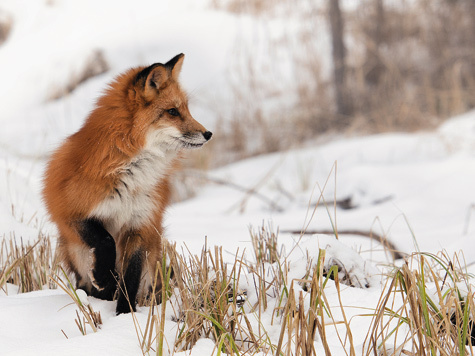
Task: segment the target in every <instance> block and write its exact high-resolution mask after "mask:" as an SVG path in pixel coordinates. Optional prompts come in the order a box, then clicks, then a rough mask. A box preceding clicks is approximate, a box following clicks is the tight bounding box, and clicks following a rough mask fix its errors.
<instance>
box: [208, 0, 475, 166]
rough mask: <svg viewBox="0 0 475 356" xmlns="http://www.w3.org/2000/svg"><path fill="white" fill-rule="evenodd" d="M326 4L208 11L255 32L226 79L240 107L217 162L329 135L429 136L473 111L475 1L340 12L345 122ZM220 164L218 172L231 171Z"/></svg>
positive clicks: (371, 4) (224, 133)
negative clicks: (231, 16) (246, 23)
mask: <svg viewBox="0 0 475 356" xmlns="http://www.w3.org/2000/svg"><path fill="white" fill-rule="evenodd" d="M328 3H329V2H327V1H325V2H315V1H314V2H303V3H301V6H295V3H294V2H292V1H288V0H270V1H267V0H266V1H256V2H247V3H246V2H243V1H241V0H221V1H220V0H214V1H211V4H212V5H213V6H214V7H216V8H218V9H221V10H223V11H231V12H233V13H236V14H240V15H242V16H243V18H245V17H246V16H249V15H250V16H252V17H253V19H255V21H256V23H257V25H256V26H255V27H256V28H257V29H256V30H255V32H256V35H255V37H256V38H255V40H254V42H252V43H249V42H246V40H245V39H242V40H238V41H236V50H235V62H234V63H231V68H230V75H229V78H230V82H231V86H232V87H233V88H234V89H233V95H234V98H235V101H236V103H235V105H234V106H233V110H231V111H230V112H229V113H228V114H227V117H225V118H223V120H222V124H221V126H220V127H218V131H219V132H217V134H216V135H215V141H216V142H215V145H214V149H216V151H217V152H223V151H225V152H232V153H231V154H230V155H220V156H221V157H223V156H226V158H225V159H226V160H227V161H228V162H229V161H232V160H235V159H239V158H243V157H248V156H252V155H257V154H261V153H267V152H274V151H278V150H283V149H288V148H289V147H293V146H299V145H301V144H302V142H305V141H306V140H311V139H315V138H316V137H319V136H320V135H322V134H325V133H329V132H330V133H332V132H334V133H339V134H341V133H343V134H354V133H357V134H361V133H365V134H366V133H379V132H386V131H414V130H421V129H432V128H434V127H436V126H437V125H438V124H440V123H441V122H443V121H444V120H445V119H447V118H449V117H451V116H454V115H456V114H459V113H462V112H465V111H468V110H470V109H472V108H474V107H475V99H474V96H473V92H474V90H475V52H474V51H473V48H475V36H473V33H475V21H474V20H473V19H474V18H475V5H474V3H473V1H470V0H460V1H452V0H442V1H427V0H417V1H402V2H397V3H394V2H389V1H384V0H364V1H360V2H357V4H355V5H351V6H348V4H347V6H346V7H343V8H342V12H343V21H344V24H345V26H344V29H345V32H344V42H345V44H346V58H347V60H346V62H347V63H346V67H347V68H346V80H345V86H346V88H345V93H346V95H347V99H348V101H349V102H350V103H351V111H348V114H346V115H344V117H342V115H341V114H339V113H338V111H337V106H336V97H335V96H336V94H335V89H334V83H333V78H332V77H331V75H329V74H330V73H331V69H332V66H333V63H328V61H329V60H330V53H331V47H330V46H329V44H328V40H327V39H325V37H324V36H323V35H322V33H329V9H328ZM352 4H353V3H352ZM297 24H298V25H297ZM276 28H281V29H282V31H277V30H276ZM256 46H258V47H256ZM261 52H262V53H261ZM282 61H284V62H286V63H289V65H290V67H289V66H281V63H282ZM289 73H290V74H289ZM289 75H290V78H291V79H290V80H289ZM218 140H219V141H218ZM210 149H211V148H210ZM213 156H217V155H213ZM221 159H222V158H219V157H217V159H216V160H213V162H214V164H215V165H219V164H223V163H227V162H222V161H221Z"/></svg>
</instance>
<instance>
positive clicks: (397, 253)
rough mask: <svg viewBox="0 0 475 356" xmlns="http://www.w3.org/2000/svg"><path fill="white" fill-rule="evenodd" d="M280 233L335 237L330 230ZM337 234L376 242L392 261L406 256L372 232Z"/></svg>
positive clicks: (385, 239) (344, 232) (286, 231)
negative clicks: (389, 254)
mask: <svg viewBox="0 0 475 356" xmlns="http://www.w3.org/2000/svg"><path fill="white" fill-rule="evenodd" d="M281 232H283V233H288V234H298V235H316V234H322V235H335V232H334V231H332V230H306V231H300V230H282V231H281ZM337 234H338V235H357V236H363V237H368V238H370V239H371V240H375V241H378V242H379V243H380V244H381V245H383V247H384V248H385V249H386V250H388V251H389V252H390V253H391V256H392V258H393V260H399V259H403V258H404V257H406V256H407V254H406V253H404V252H401V251H399V250H398V249H397V247H396V245H394V244H393V243H392V242H391V241H389V240H388V239H387V238H385V237H384V236H381V235H378V234H376V233H374V232H372V231H371V232H367V231H360V230H345V231H338V232H337Z"/></svg>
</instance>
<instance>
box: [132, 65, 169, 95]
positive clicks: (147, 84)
mask: <svg viewBox="0 0 475 356" xmlns="http://www.w3.org/2000/svg"><path fill="white" fill-rule="evenodd" d="M169 78H170V73H169V72H168V70H167V69H166V68H165V66H164V65H163V64H160V63H155V64H153V65H151V66H150V67H147V68H145V69H144V70H142V71H141V72H140V73H139V74H138V76H137V81H138V82H142V83H143V84H142V88H143V92H144V96H145V98H146V99H148V100H151V99H153V98H154V97H155V96H156V95H157V91H158V90H159V89H160V88H162V87H163V86H164V85H165V83H166V82H167V80H168V79H169Z"/></svg>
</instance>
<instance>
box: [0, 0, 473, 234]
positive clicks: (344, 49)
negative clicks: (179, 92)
mask: <svg viewBox="0 0 475 356" xmlns="http://www.w3.org/2000/svg"><path fill="white" fill-rule="evenodd" d="M178 53H185V55H186V57H185V63H184V67H183V71H182V74H181V81H182V83H183V86H184V88H185V89H186V90H187V91H188V93H189V96H190V110H191V112H192V114H193V115H194V117H195V118H196V119H197V120H198V121H200V122H201V123H203V124H204V125H205V126H206V127H207V128H208V129H209V130H211V131H213V132H214V135H213V140H212V141H211V142H210V143H209V144H208V145H206V147H205V148H204V149H202V150H197V151H193V152H190V153H189V158H190V159H189V160H188V161H187V162H186V163H185V168H188V170H184V171H183V172H182V173H180V174H179V175H178V178H177V184H176V186H177V187H178V188H177V193H176V201H179V200H184V199H186V198H189V197H191V196H193V195H194V194H196V191H197V187H198V186H200V184H203V183H204V182H199V177H202V175H198V176H197V175H194V174H190V170H195V169H199V170H209V169H215V168H217V167H222V166H224V165H227V164H229V163H232V162H235V161H238V160H242V159H245V158H249V157H253V156H257V155H262V154H267V153H271V152H277V151H288V150H289V149H293V148H305V147H318V145H321V144H325V143H328V142H330V141H332V142H333V141H335V140H340V141H341V140H346V139H347V138H349V137H362V136H364V135H371V134H380V133H387V132H416V131H431V130H435V129H436V128H437V127H438V126H439V125H441V124H442V123H443V122H444V121H445V120H447V119H448V118H450V117H452V116H454V115H457V114H461V113H464V112H467V111H469V110H471V109H473V107H474V106H475V95H474V94H473V93H474V92H475V2H474V1H473V0H402V1H393V0H361V1H354V0H339V1H338V0H300V1H298V2H295V1H294V0H254V1H244V0H173V1H172V0H163V1H150V0H136V1H133V2H132V1H117V0H102V1H96V0H83V1H74V0H0V78H1V85H0V102H1V104H0V122H1V124H2V129H1V130H0V131H1V133H0V154H1V159H0V168H1V170H2V172H3V173H2V174H1V179H2V184H0V209H1V211H0V216H1V217H2V218H1V219H0V222H2V221H3V222H5V226H8V228H7V229H8V230H12V231H17V232H18V231H20V232H18V233H19V234H20V233H21V231H24V230H22V229H24V227H25V225H27V226H35V227H41V226H42V224H43V223H44V221H45V218H44V209H43V205H42V203H41V197H40V194H39V192H40V190H41V176H42V172H43V167H44V163H45V162H46V160H47V158H48V156H49V154H50V153H51V152H52V150H53V149H54V148H56V147H57V146H58V145H59V143H60V142H61V141H62V140H64V138H65V137H67V136H68V135H70V134H72V133H73V132H75V131H76V130H77V129H79V127H80V126H81V125H82V123H83V121H84V120H85V118H86V117H87V115H88V113H89V112H90V111H91V110H92V109H93V107H94V105H95V102H96V100H97V98H98V96H99V95H100V94H101V93H102V92H103V90H104V89H105V88H106V87H107V83H109V82H110V81H111V80H112V79H113V78H114V77H115V76H116V75H118V74H119V73H121V72H122V71H124V70H126V69H128V68H130V67H133V66H138V65H148V64H152V63H155V62H162V63H164V62H166V61H168V60H169V59H170V58H172V57H173V56H175V55H176V54H178ZM469 120H470V119H468V121H469ZM468 121H467V120H466V122H468ZM460 127H461V126H460ZM466 127H467V128H468V127H470V125H468V124H466ZM454 130H455V131H457V130H458V131H460V130H461V129H460V128H457V129H454ZM455 131H454V132H455ZM467 135H468V131H467ZM451 137H452V136H451ZM454 137H455V136H454ZM457 137H458V136H457ZM467 137H468V136H467ZM451 140H452V138H451ZM455 140H458V139H456V138H453V140H452V141H454V142H455ZM439 144H440V143H437V144H430V145H429V146H430V147H428V148H424V149H423V150H425V151H424V152H439V151H440V152H442V151H444V152H445V150H446V148H447V147H448V146H447V145H445V143H444V145H445V146H443V148H438V147H439V146H438V145H439ZM316 145H317V146H316ZM440 145H442V144H440ZM397 147H401V144H399V143H397V144H394V147H393V148H388V149H387V152H388V160H391V159H393V158H392V157H396V156H398V155H401V153H400V152H399V153H397V152H396V153H391V152H393V150H396V151H397V150H398V148H397ZM414 147H415V148H414V149H415V150H416V151H417V150H418V149H419V148H417V146H414ZM434 147H436V148H434ZM440 147H442V146H440ZM347 149H348V148H342V149H341V150H342V152H343V151H345V150H347ZM376 150H377V149H376ZM447 152H448V151H447ZM437 154H438V155H439V156H441V155H440V154H439V153H437ZM444 154H445V153H444ZM403 155H405V153H404V154H403ZM411 155H412V156H414V157H418V154H417V152H415V153H412V154H410V155H409V154H408V159H409V156H411ZM439 156H437V157H439ZM322 157H323V158H325V159H326V160H327V161H329V162H331V163H333V162H334V161H335V160H336V159H337V158H335V157H336V156H335V157H333V156H332V155H327V156H324V155H322V156H321V157H320V158H322ZM341 157H348V155H347V154H345V155H343V156H341ZM430 157H432V156H430ZM320 158H318V159H316V158H314V159H316V161H315V162H314V164H310V163H309V162H305V163H301V164H300V166H299V167H300V168H298V169H297V171H301V173H299V174H300V176H301V178H299V179H300V181H305V182H306V183H305V184H304V183H302V186H304V187H306V188H305V189H304V190H305V191H306V193H305V194H307V193H308V194H310V192H307V190H308V189H309V187H311V186H312V184H313V183H314V182H315V181H316V180H317V179H319V181H320V182H321V180H322V179H325V177H326V175H327V174H328V173H329V172H330V171H331V164H330V165H325V164H324V163H322V161H321V159H320ZM430 159H432V158H430ZM391 162H392V161H391ZM355 164H356V163H355ZM358 164H360V163H357V164H356V165H358ZM315 167H316V168H315ZM319 167H320V168H319ZM314 169H320V170H321V171H322V172H324V173H322V174H320V176H318V177H319V178H316V177H315V176H313V175H312V174H313V173H311V172H312V170H314ZM197 177H198V178H197ZM302 177H303V178H302ZM363 181H367V179H366V178H365V179H361V182H363ZM205 182H208V180H205ZM215 183H216V182H215ZM241 184H243V185H246V184H247V183H246V182H241ZM355 184H356V183H350V184H348V185H343V189H342V190H343V191H345V189H346V190H348V189H349V188H348V189H347V188H345V186H346V187H349V186H351V187H352V186H354V185H355ZM358 184H359V183H358ZM365 184H366V185H368V183H365ZM366 185H365V186H366ZM355 189H356V188H355ZM358 189H359V188H358ZM385 189H386V188H385ZM388 189H389V188H388ZM277 190H279V192H280V194H281V195H283V196H284V195H288V196H290V195H291V194H290V193H286V194H284V193H285V192H284V190H283V189H281V188H278V189H277ZM365 191H366V190H365ZM283 192H284V193H283ZM355 192H356V190H355ZM302 194H303V193H302ZM308 194H307V195H306V198H305V199H304V200H305V201H307V199H308ZM345 194H346V193H345ZM351 194H353V193H351ZM354 194H360V193H354ZM385 194H386V195H387V196H393V195H394V194H393V193H392V192H387V193H385ZM343 198H345V197H343ZM464 204H465V203H464ZM464 209H466V207H465V206H464ZM464 211H466V210H464ZM7 217H8V218H7ZM371 217H374V214H373V213H372V215H371ZM37 220H38V222H36V221H37Z"/></svg>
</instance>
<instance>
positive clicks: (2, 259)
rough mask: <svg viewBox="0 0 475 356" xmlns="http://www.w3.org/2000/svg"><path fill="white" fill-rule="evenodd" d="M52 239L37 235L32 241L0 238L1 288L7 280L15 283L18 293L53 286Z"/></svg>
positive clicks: (54, 286) (54, 269)
mask: <svg viewBox="0 0 475 356" xmlns="http://www.w3.org/2000/svg"><path fill="white" fill-rule="evenodd" d="M57 269H58V265H57V263H56V261H55V258H54V254H53V248H52V245H51V239H50V238H49V236H43V235H40V236H39V237H38V240H37V241H36V242H35V243H34V244H33V245H31V244H24V243H23V240H20V241H17V240H15V239H11V240H7V239H5V238H4V239H2V241H1V243H0V289H5V285H6V284H7V283H11V284H14V285H16V286H18V288H19V292H20V293H27V292H31V291H35V290H41V289H43V288H56V284H55V283H54V282H53V281H52V280H51V279H50V276H51V275H53V274H54V273H56V271H57Z"/></svg>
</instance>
